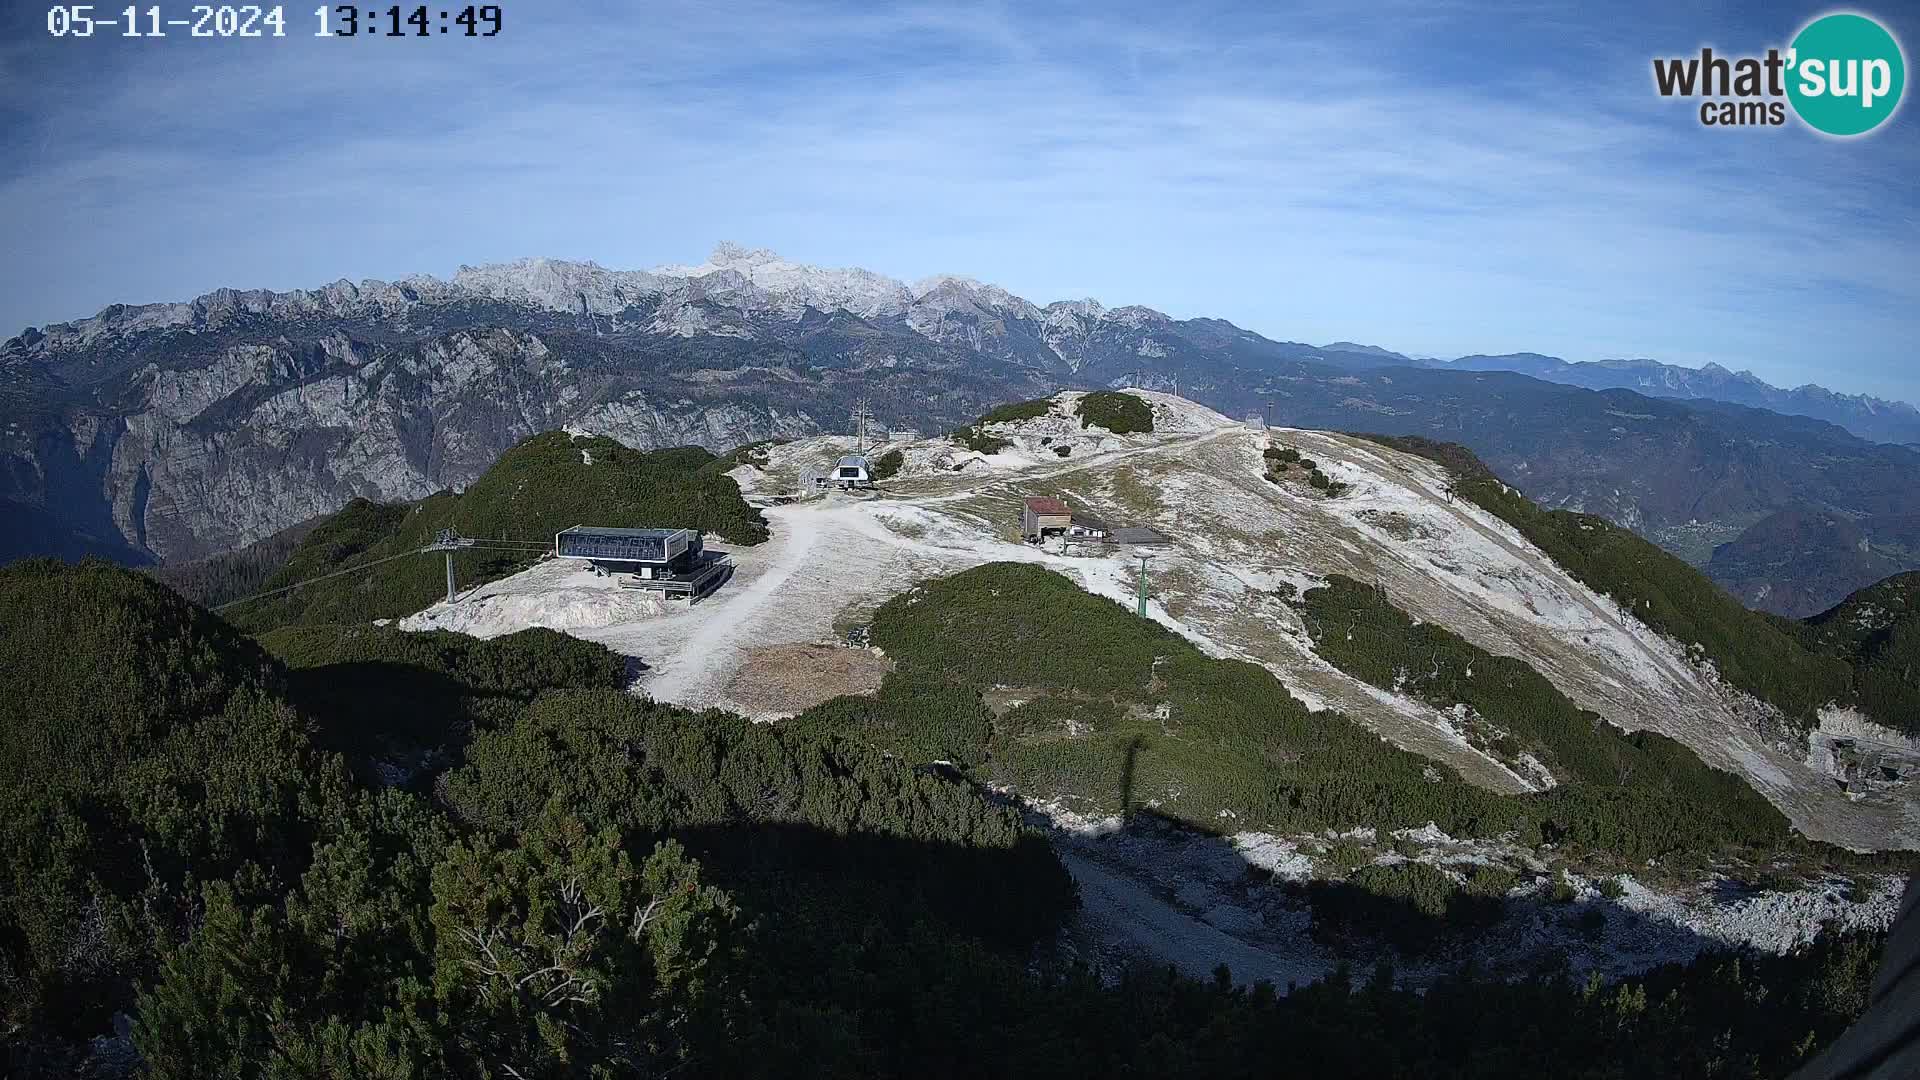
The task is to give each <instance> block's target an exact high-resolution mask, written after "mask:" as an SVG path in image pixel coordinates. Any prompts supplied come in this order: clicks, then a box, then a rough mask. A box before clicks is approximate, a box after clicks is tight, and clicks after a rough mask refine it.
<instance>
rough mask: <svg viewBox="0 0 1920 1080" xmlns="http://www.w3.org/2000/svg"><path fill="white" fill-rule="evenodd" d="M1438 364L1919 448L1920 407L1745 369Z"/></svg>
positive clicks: (1519, 358) (1502, 359)
mask: <svg viewBox="0 0 1920 1080" xmlns="http://www.w3.org/2000/svg"><path fill="white" fill-rule="evenodd" d="M1335 347H1336V346H1331V345H1330V346H1328V348H1335ZM1429 363H1434V362H1433V361H1429ZM1438 366H1444V367H1449V368H1455V369H1465V370H1470V371H1517V372H1519V373H1521V374H1522V375H1531V376H1533V377H1534V378H1536V379H1545V380H1547V381H1548V382H1557V383H1566V384H1567V385H1569V386H1584V387H1587V388H1588V389H1590V390H1633V391H1635V392H1637V393H1641V394H1645V395H1647V396H1648V397H1665V398H1682V399H1688V400H1697V399H1702V398H1704V399H1708V400H1712V401H1725V402H1730V403H1732V404H1735V405H1748V406H1751V407H1753V408H1756V409H1771V410H1772V411H1774V412H1779V413H1789V414H1791V415H1794V416H1810V417H1813V418H1814V419H1816V420H1825V421H1827V422H1828V423H1830V424H1838V425H1839V426H1841V427H1843V428H1846V429H1847V430H1848V431H1851V432H1853V433H1854V434H1855V435H1858V436H1860V437H1861V438H1863V439H1870V440H1872V441H1874V442H1889V443H1903V444H1907V445H1920V409H1916V408H1915V407H1914V406H1912V405H1910V404H1908V403H1907V402H1904V401H1889V400H1887V399H1886V398H1877V397H1872V396H1869V395H1866V394H1842V393H1838V392H1836V391H1833V390H1829V389H1827V388H1826V387H1824V386H1816V385H1814V384H1812V383H1807V384H1806V385H1804V386H1797V387H1794V388H1793V389H1791V390H1788V389H1783V388H1781V387H1778V386H1773V385H1771V384H1769V383H1767V382H1765V381H1764V380H1762V379H1761V378H1760V377H1759V376H1757V375H1755V374H1754V373H1753V372H1751V371H1728V370H1727V369H1726V368H1724V367H1721V366H1720V365H1719V364H1711V363H1710V364H1707V365H1705V366H1704V367H1699V368H1689V367H1681V366H1679V365H1678V364H1663V363H1661V362H1659V361H1658V360H1647V359H1638V360H1590V361H1584V362H1581V363H1577V364H1576V363H1569V362H1567V361H1565V360H1562V359H1560V358H1559V357H1557V356H1542V355H1540V354H1539V353H1509V354H1507V355H1504V356H1480V355H1475V356H1462V357H1459V358H1458V359H1454V360H1449V361H1446V362H1445V363H1444V364H1443V365H1438Z"/></svg>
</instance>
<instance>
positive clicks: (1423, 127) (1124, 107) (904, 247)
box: [0, 0, 1920, 400]
mask: <svg viewBox="0 0 1920 1080" xmlns="http://www.w3.org/2000/svg"><path fill="white" fill-rule="evenodd" d="M118 6H119V5H116V4H114V3H111V2H109V3H107V4H105V5H101V7H102V8H103V11H102V14H106V13H108V12H116V11H117V10H118ZM173 6H174V7H180V8H182V9H184V8H185V7H187V6H188V5H185V4H176V5H173ZM502 6H503V8H504V13H505V27H506V28H505V32H504V33H503V34H502V35H500V36H499V37H498V38H494V39H490V40H473V41H469V40H460V39H456V38H438V37H435V38H432V39H429V40H425V41H421V40H414V39H404V40H387V39H380V40H372V41H365V40H348V39H340V40H325V39H316V38H314V37H312V36H310V35H311V33H312V29H313V15H312V9H311V7H307V6H305V5H294V6H292V7H289V8H288V9H287V15H288V22H289V28H288V29H289V36H288V37H287V38H286V39H284V40H278V41H274V40H256V41H194V40H189V39H186V38H182V37H178V36H175V37H172V38H169V39H167V40H164V41H154V40H137V41H129V40H124V39H117V38H112V37H96V38H94V39H91V40H72V39H68V40H54V39H51V38H49V37H48V36H47V33H46V27H45V19H46V5H45V4H18V3H13V4H9V5H8V6H7V7H6V9H5V10H6V14H5V17H4V25H0V42H4V44H0V228H4V230H5V235H6V236H7V238H8V240H7V244H6V248H7V250H8V253H9V256H10V257H9V258H7V259H5V260H4V261H3V262H0V334H12V333H15V332H17V331H18V330H19V329H21V328H23V327H25V326H27V325H44V324H45V323H48V322H54V321H60V320H64V319H70V318H75V317H78V316H82V315H86V314H90V313H92V312H93V311H95V310H97V309H98V308H100V307H102V306H104V305H106V304H109V303H113V302H127V303H139V302H150V301H157V300H173V299H184V298H188V297H191V296H194V295H197V294H199V293H202V292H205V291H207V290H209V289H212V288H216V287H219V286H226V285H230V286H237V287H267V288H276V289H285V288H294V287H300V286H312V285H317V284H321V283H324V282H327V281H331V280H334V279H337V278H341V277H347V278H353V279H359V278H363V277H381V278H396V277H401V276H404V275H406V274H409V273H415V272H425V273H433V274H437V275H441V276H445V275H447V274H450V273H452V272H453V271H454V270H455V269H456V268H457V267H458V266H459V265H460V264H462V263H481V262H489V261H497V260H504V259H511V258H518V257H521V256H525V255H550V256H556V257H565V258H580V259H593V260H596V261H598V262H600V263H602V264H603V265H607V266H615V267H622V268H637V267H647V266H652V265H655V264H659V263H665V262H683V263H697V262H699V261H700V260H701V258H702V257H703V256H704V255H705V253H706V252H707V251H708V250H709V249H710V248H711V247H712V245H713V244H714V242H715V241H717V240H722V239H725V240H733V241H737V242H739V243H742V244H746V245H748V246H759V247H771V248H774V249H775V250H778V251H780V252H781V253H782V254H784V255H786V256H788V257H789V258H793V259H796V260H799V261H805V262H813V263H819V264H823V265H858V266H864V267H867V268H869V269H872V270H876V271H880V272H883V273H888V274H892V275H894V276H897V277H901V278H906V279H909V280H911V279H914V278H918V277H921V276H925V275H928V274H933V273H947V272H951V273H961V274H967V275H970V276H974V277H978V278H981V279H984V280H988V281H992V282H995V283H997V284H1001V285H1004V286H1006V287H1007V288H1009V289H1012V290H1013V291H1015V292H1017V293H1019V294H1021V295H1023V296H1026V297H1028V298H1029V299H1032V300H1035V301H1037V302H1041V303H1044V302H1046V301H1049V300H1054V299H1064V298H1072V297H1080V296H1093V297H1096V298H1098V299H1100V300H1101V301H1103V302H1105V303H1108V304H1116V305H1117V304H1125V303H1143V304H1148V305H1150V306H1153V307H1157V308H1160V309H1162V310H1164V311H1167V312H1169V313H1171V314H1173V315H1176V316H1183V317H1184V316H1191V315H1203V314H1204V315H1213V316H1218V317H1222V318H1227V319H1231V320H1233V321H1234V322H1236V323H1239V324H1241V325H1243V326H1246V327H1248V328H1251V329H1254V330H1257V331H1259V332H1261V333H1264V334H1267V335H1268V336H1271V337H1276V338H1286V339H1291V340H1304V341H1313V342H1326V341H1332V340H1335V339H1349V340H1356V341H1362V342H1370V343H1377V344H1381V345H1385V346H1387V347H1389V348H1394V349H1399V350H1401V351H1405V352H1410V353H1415V354H1419V355H1438V356H1453V355H1459V354H1463V353H1470V352H1506V351H1516V350H1523V349H1524V350H1533V351H1539V352H1548V353H1553V354H1555V355H1559V356H1564V357H1567V358H1568V359H1572V360H1590V359H1601V358H1606V357H1618V356H1651V357H1654V358H1657V359H1661V360H1666V361H1670V362H1674V363H1683V364H1689V365H1698V364H1702V363H1705V362H1707V361H1717V362H1719V363H1721V364H1724V365H1726V366H1728V367H1731V368H1736V369H1739V368H1750V369H1752V370H1753V371H1755V372H1756V373H1757V374H1759V375H1760V376H1761V377H1763V378H1765V379H1767V380H1769V381H1771V382H1775V383H1779V384H1784V385H1797V384H1799V383H1803V382H1819V383H1822V384H1825V385H1828V386H1832V387H1834V388H1836V389H1841V390H1846V391H1852V392H1868V393H1875V394H1880V395H1883V396H1892V397H1899V398H1904V399H1906V400H1920V367H1916V364H1915V349H1914V342H1915V339H1916V330H1920V273H1916V270H1920V184H1916V182H1915V179H1914V178H1915V177H1917V176H1920V118H1917V117H1920V113H1917V112H1916V108H1915V106H1914V105H1913V104H1912V103H1911V102H1909V103H1908V104H1907V105H1906V107H1905V108H1904V109H1903V110H1902V111H1901V113H1900V114H1899V115H1897V116H1896V117H1895V118H1894V119H1893V120H1892V121H1891V122H1890V124H1889V125H1887V126H1884V127H1883V128H1882V129H1881V130H1880V131H1879V132H1877V133H1875V134H1874V135H1871V136H1869V137H1867V138H1864V139H1856V140H1852V141H1839V140H1830V139H1826V138H1822V137H1820V136H1817V135H1815V134H1813V133H1812V132H1810V131H1808V130H1806V129H1804V128H1802V127H1799V126H1798V125H1797V124H1790V125H1789V126H1788V127H1787V128H1784V129H1759V130H1754V129H1745V130H1741V129H1735V130H1715V129H1707V128H1703V127H1701V126H1700V124H1699V123H1698V120H1697V118H1696V114H1695V111H1694V108H1693V107H1692V106H1690V105H1688V104H1685V103H1680V102H1673V101H1663V100H1661V99H1659V98H1658V97H1657V96H1656V95H1655V94H1654V92H1653V89H1652V76H1651V69H1650V60H1651V58H1652V57H1653V56H1655V55H1661V56H1679V55H1686V54H1688V53H1691V52H1697V51H1698V49H1699V47H1700V46H1701V45H1703V44H1707V45H1712V46H1714V47H1715V49H1716V50H1718V51H1725V52H1730V53H1747V52H1760V51H1763V50H1764V49H1765V48H1766V47H1767V46H1769V45H1781V46H1784V45H1785V44H1786V42H1787V40H1788V39H1789V38H1790V37H1791V36H1792V34H1793V33H1794V31H1795V30H1797V29H1798V27H1799V26H1800V25H1802V24H1803V23H1804V22H1805V21H1806V20H1808V19H1809V18H1811V17H1812V16H1814V15H1816V14H1819V13H1821V12H1823V11H1825V10H1827V9H1825V8H1821V7H1817V6H1792V5H1771V4H1753V3H1741V2H1726V3H1717V4H1703V5H1699V6H1694V7H1686V6H1683V5H1675V4H1650V5H1646V6H1644V7H1641V8H1634V7H1631V6H1627V5H1592V4H1585V5H1580V4H1566V5H1552V4H1480V3H1472V4H1469V3H1449V2H1447V0H1433V2H1417V3H1415V2H1407V3H1388V4H1384V5H1374V6H1363V5H1356V4H1349V3H1342V2H1323V3H1310V4H1306V5H1302V6H1293V7H1281V6H1278V5H1269V4H1257V5H1246V6H1231V5H1228V6H1214V7H1196V6H1191V5H1167V4H1158V3H1156V4H1144V5H1139V6H1129V5H1127V4H1122V3H1098V4H1087V5H1079V6H1064V7H1061V6H1047V5H1041V4H1037V3H1018V4H1007V5H996V6H985V7H972V6H962V5H954V4H945V5H935V6H924V7H904V6H903V7H889V8H884V9H883V8H880V7H878V6H876V5H870V4H855V5H847V6H813V5H807V4H797V3H768V4H762V5H742V4H724V3H647V4H592V3H567V4H555V3H550V2H538V3H536V2H530V0H521V2H519V3H514V2H511V0H509V2H507V3H505V4H504V5H502ZM169 10H170V11H171V8H169ZM436 10H437V9H436ZM1860 10H1864V11H1866V12H1868V13H1870V14H1873V15H1875V16H1877V17H1879V18H1881V20H1882V21H1883V22H1884V23H1886V24H1887V25H1889V26H1890V27H1891V28H1892V29H1893V31H1894V33H1895V34H1896V36H1898V37H1900V38H1901V39H1902V41H1903V42H1904V43H1905V44H1906V48H1907V51H1908V54H1909V56H1910V57H1911V56H1912V55H1913V54H1914V53H1915V52H1916V51H1920V50H1917V49H1916V45H1915V44H1914V43H1915V42H1920V18H1916V17H1915V15H1914V14H1912V13H1911V9H1910V8H1909V9H1907V11H1905V12H1903V11H1902V10H1901V8H1899V7H1896V6H1895V5H1891V4H1889V5H1886V6H1884V7H1883V8H1878V9H1876V8H1874V7H1872V6H1868V7H1865V8H1862V9H1860ZM1915 92H1916V91H1909V94H1908V96H1909V97H1911V96H1913V94H1914V93H1915Z"/></svg>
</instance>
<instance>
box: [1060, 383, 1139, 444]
mask: <svg viewBox="0 0 1920 1080" xmlns="http://www.w3.org/2000/svg"><path fill="white" fill-rule="evenodd" d="M1075 412H1076V413H1077V414H1078V415H1079V417H1080V426H1081V427H1083V428H1084V427H1103V428H1106V429H1107V430H1108V431H1111V432H1113V433H1114V434H1115V435H1131V434H1135V433H1140V432H1148V431H1152V430H1153V406H1151V405H1148V404H1147V402H1146V399H1144V398H1141V397H1136V396H1135V395H1133V394H1126V393H1122V392H1120V391H1118V390H1095V391H1093V392H1092V393H1089V394H1086V395H1084V396H1082V397H1081V398H1080V403H1079V405H1078V406H1077V407H1076V408H1075Z"/></svg>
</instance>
